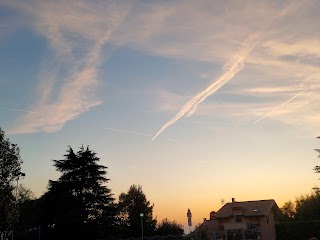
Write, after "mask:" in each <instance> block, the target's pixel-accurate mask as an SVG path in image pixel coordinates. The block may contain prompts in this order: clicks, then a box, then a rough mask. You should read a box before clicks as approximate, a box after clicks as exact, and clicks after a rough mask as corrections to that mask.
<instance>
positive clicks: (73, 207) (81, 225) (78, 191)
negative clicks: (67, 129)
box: [42, 146, 115, 239]
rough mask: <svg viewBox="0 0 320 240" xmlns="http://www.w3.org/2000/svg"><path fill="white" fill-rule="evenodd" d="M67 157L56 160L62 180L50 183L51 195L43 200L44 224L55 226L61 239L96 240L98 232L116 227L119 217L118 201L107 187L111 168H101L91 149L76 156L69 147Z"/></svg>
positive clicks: (80, 151) (48, 193) (45, 196)
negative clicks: (79, 239)
mask: <svg viewBox="0 0 320 240" xmlns="http://www.w3.org/2000/svg"><path fill="white" fill-rule="evenodd" d="M64 157H65V158H64V159H62V160H53V162H54V166H55V168H56V170H57V171H59V172H60V173H61V176H60V177H59V179H58V180H57V181H49V187H48V192H47V193H46V194H45V195H44V196H43V204H42V207H43V209H44V210H43V211H42V219H43V220H42V221H43V222H46V224H55V225H56V226H55V227H56V231H57V234H58V235H59V238H61V235H63V237H65V238H70V237H71V238H82V239H88V238H90V239H94V236H93V235H94V233H97V232H98V229H101V228H108V227H110V226H111V225H112V224H113V223H112V219H113V218H112V216H113V215H114V214H115V213H114V210H113V207H112V206H113V201H114V198H113V196H112V194H111V190H110V189H109V188H107V186H105V184H106V183H107V182H108V181H109V179H108V178H106V177H105V175H106V174H107V172H106V169H107V167H105V166H102V165H98V164H97V162H98V161H99V160H100V159H99V158H98V157H97V156H96V153H95V152H93V151H92V150H90V149H89V147H87V148H86V149H85V148H84V147H83V146H82V147H80V150H79V151H78V152H77V153H75V152H74V151H73V149H72V148H71V147H70V146H69V149H68V150H67V154H65V155H64ZM106 224H109V226H106ZM101 225H104V226H103V227H102V226H101ZM62 233H63V234H62ZM66 233H68V235H66ZM88 235H90V237H89V236H88Z"/></svg>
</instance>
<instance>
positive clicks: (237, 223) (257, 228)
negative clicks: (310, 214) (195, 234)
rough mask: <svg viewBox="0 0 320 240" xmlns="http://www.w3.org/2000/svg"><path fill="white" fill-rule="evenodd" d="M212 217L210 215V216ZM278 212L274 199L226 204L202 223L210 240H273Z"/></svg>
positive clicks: (233, 200) (279, 213)
mask: <svg viewBox="0 0 320 240" xmlns="http://www.w3.org/2000/svg"><path fill="white" fill-rule="evenodd" d="M211 215H212V216H211ZM280 217H281V211H280V209H279V207H278V206H277V204H276V202H275V201H274V200H272V199H271V200H258V201H245V202H237V201H235V199H234V198H233V199H232V202H229V203H226V204H225V205H224V206H223V207H222V208H221V209H220V210H218V211H217V212H216V213H215V212H211V214H210V220H207V219H204V222H203V223H202V224H201V227H202V228H205V229H206V232H207V235H208V238H209V239H218V238H222V239H225V240H231V239H252V240H253V239H259V240H274V239H276V234H275V223H276V222H277V221H278V220H279V218H280Z"/></svg>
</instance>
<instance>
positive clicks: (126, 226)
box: [118, 185, 156, 237]
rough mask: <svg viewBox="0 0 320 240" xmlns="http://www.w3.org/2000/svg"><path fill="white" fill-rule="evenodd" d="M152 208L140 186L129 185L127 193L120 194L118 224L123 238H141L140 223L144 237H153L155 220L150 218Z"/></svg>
mask: <svg viewBox="0 0 320 240" xmlns="http://www.w3.org/2000/svg"><path fill="white" fill-rule="evenodd" d="M153 207H154V205H153V204H152V205H151V204H150V202H149V201H148V200H147V198H146V195H145V194H144V193H143V191H142V187H141V186H136V185H131V187H130V188H129V190H128V192H127V193H121V194H120V196H119V202H118V209H119V219H118V224H119V228H120V231H121V233H122V234H123V237H139V236H141V221H142V223H143V232H144V235H145V236H150V235H153V234H154V232H155V229H156V220H154V219H153V216H152V214H153ZM141 213H142V214H143V217H142V218H141V217H140V214H141Z"/></svg>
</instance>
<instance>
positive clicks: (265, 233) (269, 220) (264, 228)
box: [220, 210, 276, 240]
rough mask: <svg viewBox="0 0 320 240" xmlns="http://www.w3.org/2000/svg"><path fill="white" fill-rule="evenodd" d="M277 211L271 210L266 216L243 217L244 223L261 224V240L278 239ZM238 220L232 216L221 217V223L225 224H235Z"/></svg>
mask: <svg viewBox="0 0 320 240" xmlns="http://www.w3.org/2000/svg"><path fill="white" fill-rule="evenodd" d="M274 217H275V213H274V211H273V210H271V211H270V212H269V214H268V216H264V217H259V218H255V217H250V218H245V217H242V223H251V224H260V226H261V227H260V233H261V240H275V239H276V234H275V228H274V226H275V219H274ZM235 223H236V221H235V219H234V217H230V218H224V219H220V224H221V225H223V226H224V225H225V224H235Z"/></svg>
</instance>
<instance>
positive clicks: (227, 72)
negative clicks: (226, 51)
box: [152, 33, 258, 141]
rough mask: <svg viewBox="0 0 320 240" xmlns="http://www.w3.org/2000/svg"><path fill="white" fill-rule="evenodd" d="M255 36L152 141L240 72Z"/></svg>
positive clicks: (189, 114) (254, 42) (252, 46)
mask: <svg viewBox="0 0 320 240" xmlns="http://www.w3.org/2000/svg"><path fill="white" fill-rule="evenodd" d="M257 36H258V34H257V33H256V34H253V35H252V36H251V37H249V38H248V39H247V40H246V41H245V42H244V44H243V45H244V46H243V47H242V49H241V50H240V52H239V53H238V54H236V56H235V57H234V58H232V59H231V61H228V62H227V63H226V64H225V65H224V66H223V70H224V71H223V73H222V74H221V75H220V76H219V77H218V79H217V80H216V81H215V82H214V83H213V84H211V85H210V86H209V87H207V88H206V89H205V90H203V91H202V92H200V93H198V94H197V95H196V96H194V97H193V98H191V99H190V100H189V101H188V102H187V103H186V104H185V105H184V106H183V107H182V108H181V109H180V111H179V112H178V113H177V114H176V115H175V116H174V117H173V118H172V119H170V120H169V121H168V122H167V123H166V124H165V125H164V126H163V127H161V128H160V130H159V131H158V132H157V133H156V134H155V135H154V137H153V138H152V141H153V140H154V139H156V137H158V136H159V134H160V133H161V132H163V131H164V130H165V129H166V128H167V127H169V126H170V125H172V124H174V123H175V122H176V121H178V120H179V119H180V118H181V117H183V116H184V115H186V114H187V116H191V115H192V114H193V113H194V112H195V111H196V110H197V107H198V105H199V104H200V103H201V102H203V101H204V100H205V99H206V98H207V97H209V96H210V95H211V94H213V93H215V92H216V91H217V90H219V89H220V88H221V87H222V86H223V85H225V84H226V83H227V82H229V81H230V80H231V79H232V78H233V77H234V76H235V75H236V74H237V73H238V72H239V71H241V70H242V69H243V66H244V64H243V61H244V59H245V58H246V57H247V56H248V54H249V53H250V52H251V50H252V49H253V48H254V47H255V45H256V43H257Z"/></svg>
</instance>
